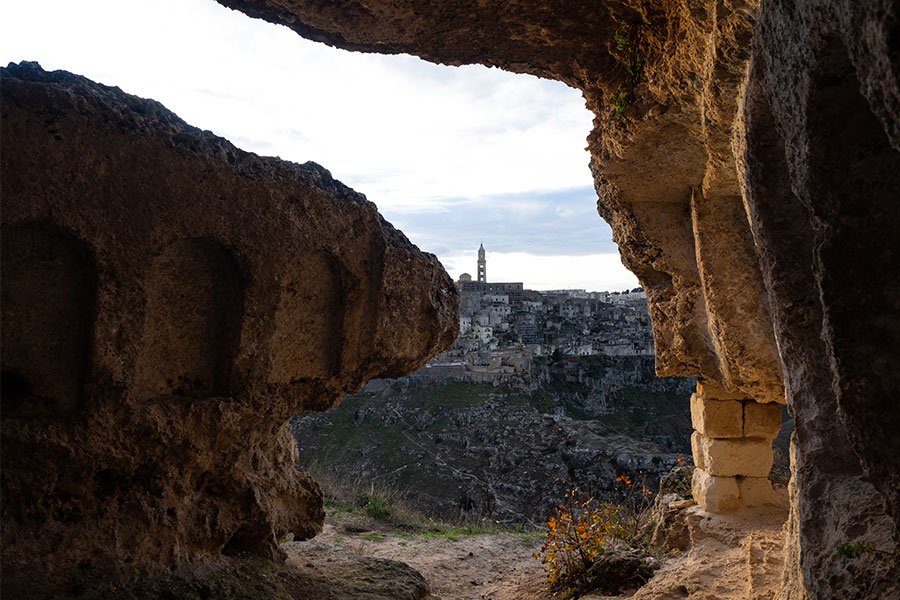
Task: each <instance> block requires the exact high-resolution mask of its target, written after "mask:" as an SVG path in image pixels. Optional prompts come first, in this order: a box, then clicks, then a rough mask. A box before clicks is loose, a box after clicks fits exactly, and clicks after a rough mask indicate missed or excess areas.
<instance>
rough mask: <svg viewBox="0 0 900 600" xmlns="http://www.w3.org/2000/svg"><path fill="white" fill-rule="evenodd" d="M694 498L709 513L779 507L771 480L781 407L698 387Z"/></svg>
mask: <svg viewBox="0 0 900 600" xmlns="http://www.w3.org/2000/svg"><path fill="white" fill-rule="evenodd" d="M691 421H692V424H693V427H694V433H693V435H692V436H691V449H692V451H693V455H694V465H695V466H696V468H695V469H694V479H693V484H692V493H693V495H694V500H696V501H697V503H698V504H700V505H701V506H702V507H703V508H704V509H706V510H708V511H710V512H730V511H733V510H737V509H738V508H741V507H742V506H761V505H765V504H777V502H778V498H777V496H776V494H775V491H774V490H773V489H772V484H771V483H770V482H769V479H768V475H769V470H770V469H771V468H772V460H773V454H772V440H774V439H775V436H776V435H778V431H779V429H780V428H781V409H780V407H779V405H778V404H777V403H775V402H769V403H760V402H757V401H756V400H754V399H752V398H747V397H746V396H743V395H741V394H739V393H733V392H728V391H726V390H724V389H722V388H720V387H718V386H715V385H710V384H704V383H700V382H698V383H697V393H695V394H693V395H692V396H691Z"/></svg>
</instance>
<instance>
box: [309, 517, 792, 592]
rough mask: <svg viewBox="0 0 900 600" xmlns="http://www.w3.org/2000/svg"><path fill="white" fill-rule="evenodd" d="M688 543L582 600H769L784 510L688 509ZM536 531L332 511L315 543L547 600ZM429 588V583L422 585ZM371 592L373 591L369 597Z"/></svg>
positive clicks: (433, 577)
mask: <svg viewBox="0 0 900 600" xmlns="http://www.w3.org/2000/svg"><path fill="white" fill-rule="evenodd" d="M682 518H683V519H684V523H685V525H686V527H687V530H688V531H689V535H690V549H689V550H688V551H687V552H683V553H681V554H679V555H675V556H672V557H670V558H669V559H668V560H667V561H665V563H664V565H663V567H662V569H660V571H659V572H658V573H657V574H656V575H655V576H654V577H653V578H652V579H651V580H650V581H649V582H648V583H647V584H646V585H645V586H644V587H643V588H641V589H640V590H637V592H636V593H635V592H632V593H629V594H625V595H622V596H615V597H612V596H600V595H588V596H584V600H589V599H590V600H601V599H602V600H613V599H624V598H632V597H633V598H634V600H637V599H641V600H644V599H646V600H660V599H672V600H676V599H677V600H681V599H683V598H688V599H691V600H749V599H752V600H770V599H773V598H775V596H776V593H777V590H778V586H779V581H780V577H781V567H782V561H783V540H784V531H783V524H784V522H785V518H786V511H785V510H783V509H775V508H771V509H758V510H751V511H743V512H741V513H739V514H734V515H710V514H708V513H706V512H704V511H702V510H701V509H700V508H699V507H696V506H694V507H691V508H687V509H685V510H684V512H683V513H682ZM541 541H542V540H541V539H540V537H539V536H537V535H535V534H531V535H524V534H517V533H491V534H479V535H471V534H462V533H460V534H459V535H448V534H443V535H429V534H421V533H417V534H411V533H405V532H402V531H397V530H393V529H391V528H390V527H389V526H387V525H384V524H380V523H378V522H375V521H371V520H363V521H360V520H359V519H354V518H350V519H342V518H341V517H339V516H338V517H335V516H330V518H329V520H328V521H327V522H326V524H325V529H324V531H323V532H322V533H321V534H320V535H319V536H317V537H316V542H317V543H323V544H329V545H333V546H337V547H342V548H346V549H347V550H349V551H350V552H352V553H353V554H354V555H356V556H360V557H372V558H385V559H390V560H394V561H399V562H402V563H406V564H407V565H409V566H411V567H413V568H414V569H415V570H416V571H418V572H419V573H421V575H422V576H423V577H424V578H425V580H426V581H427V582H428V586H429V587H430V589H431V593H432V594H433V597H435V598H439V599H440V600H486V599H490V600H549V599H550V598H552V596H551V595H550V594H549V593H548V592H547V591H546V589H545V587H544V578H545V570H544V565H542V564H541V562H540V561H539V560H537V559H535V558H533V557H532V553H533V552H535V551H536V550H537V549H538V548H539V547H540V544H541ZM423 586H424V583H423ZM367 597H368V596H367Z"/></svg>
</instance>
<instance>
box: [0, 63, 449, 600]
mask: <svg viewBox="0 0 900 600" xmlns="http://www.w3.org/2000/svg"><path fill="white" fill-rule="evenodd" d="M2 111H3V121H2V125H3V130H2V137H0V141H2V152H0V159H2V180H3V197H2V269H0V274H2V329H3V349H2V363H3V364H2V433H3V436H2V493H3V504H2V532H3V536H2V538H3V542H2V543H3V579H2V586H3V595H4V597H6V596H7V594H9V597H11V598H12V597H42V596H45V595H47V596H53V597H59V596H60V595H63V594H64V593H70V594H72V595H78V593H83V592H85V591H86V589H88V590H90V592H91V594H93V595H96V596H97V597H119V596H122V595H128V596H130V597H137V596H138V595H140V594H138V591H137V589H136V587H135V586H136V582H137V581H141V589H143V590H144V591H145V593H146V594H147V595H149V596H151V597H159V596H154V592H152V591H150V590H152V589H154V588H153V587H152V586H150V585H149V583H148V582H149V581H153V580H161V579H166V578H170V579H179V578H181V579H186V578H202V577H207V578H213V579H214V578H215V577H216V565H222V564H230V563H229V561H232V560H233V559H234V558H235V557H241V556H248V555H256V556H261V557H266V558H279V557H283V553H282V551H281V549H280V548H279V546H278V544H277V540H278V538H280V537H281V536H282V535H285V534H287V533H288V532H291V533H293V534H294V535H295V536H297V537H298V538H308V537H310V536H313V535H315V534H316V533H317V532H318V531H319V530H320V528H321V525H322V519H323V510H322V496H321V492H320V490H319V487H318V486H317V485H316V484H315V483H314V482H313V481H311V480H310V479H309V478H307V477H306V476H305V474H304V473H303V472H302V471H299V470H297V469H296V468H295V466H294V463H295V461H296V458H297V456H296V446H295V444H294V442H293V439H292V437H291V435H290V433H289V431H288V428H287V426H286V423H287V421H288V419H289V418H290V417H292V416H293V415H295V414H297V413H298V412H301V411H310V410H323V409H325V408H328V407H330V406H332V405H333V404H335V402H337V400H338V399H339V398H341V397H342V396H343V395H344V394H345V393H347V392H350V391H353V390H355V389H358V388H359V387H360V386H361V385H362V384H363V383H364V382H365V381H367V380H368V379H370V378H372V377H391V376H394V377H395V376H399V375H402V374H405V373H407V372H409V371H412V370H415V369H416V368H418V367H420V366H421V365H422V364H423V363H424V362H425V360H426V359H427V358H429V357H430V356H431V355H433V354H435V353H437V352H438V351H440V350H442V349H443V348H444V347H446V346H448V345H449V344H450V343H452V341H453V339H454V337H455V335H456V331H457V324H456V312H457V307H456V292H455V289H454V287H453V283H452V281H451V280H450V278H449V277H448V276H447V274H446V273H445V272H444V270H443V268H442V267H441V266H440V264H439V263H438V261H437V259H436V258H435V257H434V256H432V255H428V254H423V253H422V252H420V251H419V250H418V249H417V248H416V247H415V246H413V245H412V244H411V243H410V242H409V241H408V240H407V239H406V238H405V237H404V236H403V235H402V234H401V233H400V232H398V231H397V230H395V229H394V228H393V227H391V225H390V224H388V223H386V222H385V221H384V220H383V219H382V218H381V216H380V215H379V214H378V212H377V210H376V208H375V206H374V205H373V204H372V203H370V202H368V201H367V200H366V199H365V198H364V197H363V196H361V195H360V194H357V193H355V192H353V191H352V190H350V189H348V188H347V187H345V186H343V185H342V184H340V183H339V182H337V181H335V180H333V179H332V178H331V176H330V175H329V173H328V172H327V171H326V170H325V169H323V168H322V167H320V166H318V165H316V164H313V163H307V164H304V165H296V164H291V163H287V162H284V161H280V160H277V159H272V158H261V157H258V156H255V155H252V154H248V153H246V152H242V151H240V150H238V149H237V148H235V147H234V146H232V145H231V144H229V143H228V142H226V141H225V140H222V139H220V138H217V137H215V136H213V135H212V134H211V133H209V132H203V131H199V130H197V129H195V128H192V127H190V126H189V125H187V124H185V123H184V122H183V121H181V120H180V119H178V118H177V117H176V116H175V115H174V114H172V113H171V112H169V111H167V110H166V109H165V108H164V107H163V106H161V105H160V104H158V103H156V102H153V101H149V100H143V99H140V98H136V97H133V96H129V95H127V94H124V93H123V92H121V91H120V90H118V89H117V88H109V87H105V86H102V85H98V84H95V83H93V82H90V81H88V80H87V79H84V78H82V77H78V76H75V75H71V74H68V73H65V72H54V73H46V72H44V71H42V70H41V69H40V67H39V66H37V65H36V64H34V63H23V64H21V65H11V66H10V67H8V68H7V69H3V70H2ZM88 582H89V583H88ZM79 590H80V592H79ZM104 590H106V591H104ZM113 590H118V591H113ZM123 590H131V591H130V592H125V591H123ZM239 595H240V594H239ZM242 597H243V596H242Z"/></svg>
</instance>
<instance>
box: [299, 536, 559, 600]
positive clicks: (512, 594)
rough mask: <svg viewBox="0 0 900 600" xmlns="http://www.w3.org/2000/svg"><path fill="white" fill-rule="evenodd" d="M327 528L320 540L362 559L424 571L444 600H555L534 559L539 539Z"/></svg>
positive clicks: (432, 589)
mask: <svg viewBox="0 0 900 600" xmlns="http://www.w3.org/2000/svg"><path fill="white" fill-rule="evenodd" d="M358 529H360V528H359V527H358V526H357V525H356V524H344V523H326V524H325V529H324V531H323V532H322V533H321V534H320V535H318V536H316V540H318V541H321V542H324V543H330V544H337V545H344V546H346V547H348V548H350V549H352V550H353V551H354V552H356V553H357V554H360V555H363V556H374V557H378V558H388V559H391V560H397V561H400V562H404V563H406V564H408V565H410V566H411V567H413V568H414V569H416V570H417V571H419V572H420V573H421V574H422V575H423V576H424V577H425V579H426V580H428V583H429V585H430V586H431V593H432V594H434V595H435V596H437V597H438V598H440V599H441V600H482V599H490V600H524V599H529V598H534V599H535V600H544V599H549V598H551V596H550V595H549V594H548V593H546V592H545V591H544V590H543V583H544V577H545V574H544V567H543V565H542V564H541V562H540V561H539V560H537V559H535V558H532V553H533V552H534V551H535V550H537V549H538V548H539V547H540V541H539V540H536V539H535V537H534V536H531V537H528V536H524V535H519V534H515V533H508V534H482V535H464V536H459V537H450V538H449V539H448V538H447V537H440V536H422V535H405V534H402V533H398V532H396V531H390V530H387V529H384V528H381V527H378V526H374V527H373V528H372V529H371V530H368V531H358Z"/></svg>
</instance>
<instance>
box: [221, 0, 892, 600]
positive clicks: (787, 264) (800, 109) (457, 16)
mask: <svg viewBox="0 0 900 600" xmlns="http://www.w3.org/2000/svg"><path fill="white" fill-rule="evenodd" d="M220 1H221V2H222V3H223V4H225V5H227V6H231V7H233V8H237V9H239V10H242V11H244V12H246V13H247V14H249V15H251V16H256V17H262V18H265V19H268V20H270V21H273V22H279V23H283V24H285V25H287V26H289V27H291V28H293V29H294V30H295V31H297V32H298V33H300V34H301V35H304V36H306V37H309V38H311V39H315V40H318V41H322V42H325V43H328V44H332V45H336V46H340V47H343V48H348V49H352V50H364V51H376V52H409V53H412V54H416V55H418V56H421V57H423V58H426V59H428V60H432V61H436V62H443V63H447V64H460V63H466V62H477V63H482V64H486V65H494V66H499V67H501V68H505V69H508V70H511V71H516V72H527V73H532V74H535V75H539V76H543V77H550V78H555V79H559V80H561V81H564V82H566V83H568V84H570V85H573V86H576V87H578V88H579V89H581V90H582V91H583V92H584V97H585V100H586V102H587V105H588V107H589V108H590V109H591V110H593V112H594V114H595V116H596V118H595V128H594V131H593V132H592V133H591V135H590V137H589V140H588V143H589V148H590V151H591V168H592V170H593V173H594V177H595V182H596V188H597V191H598V196H599V201H598V209H599V212H600V213H601V215H602V216H603V217H604V218H606V219H607V220H608V221H609V222H610V223H611V225H612V228H613V232H614V235H615V239H616V241H617V243H618V244H619V248H620V250H621V253H622V258H623V261H624V263H625V264H626V265H627V266H628V267H629V268H630V269H631V270H633V271H634V272H635V273H636V274H637V275H638V277H639V278H640V280H641V283H642V284H643V286H644V288H645V289H646V291H647V294H648V299H649V301H650V310H651V316H652V317H653V325H654V336H655V341H656V349H657V353H658V354H657V371H658V372H659V373H660V374H661V375H688V376H697V377H699V379H700V381H701V382H703V383H707V384H713V385H715V386H716V387H718V388H721V389H722V390H724V392H725V394H729V395H735V396H737V397H739V398H742V399H744V400H746V399H753V400H755V401H756V402H758V403H759V404H761V405H765V404H766V403H770V402H777V403H785V402H787V404H788V405H789V407H790V409H791V410H792V411H793V414H794V417H795V423H796V435H795V440H794V449H793V456H794V462H793V468H794V479H793V482H792V487H791V490H792V493H791V498H792V501H791V514H792V516H791V523H790V531H791V537H790V541H789V548H788V550H789V552H790V555H789V556H788V557H787V565H788V568H787V569H786V573H785V586H784V596H785V597H791V598H800V597H805V596H807V595H812V596H814V597H841V598H872V597H892V596H896V595H900V590H898V588H897V583H896V582H897V581H898V580H900V576H898V564H897V563H898V561H897V559H896V551H897V544H898V541H900V540H898V537H897V536H898V525H900V512H898V511H900V509H898V506H900V498H898V496H900V493H898V489H900V480H898V477H900V463H898V461H897V460H896V457H897V456H900V447H898V444H900V437H898V436H897V435H896V432H897V431H898V430H900V427H898V425H900V423H898V421H900V408H898V405H897V402H896V390H897V389H898V388H900V381H898V378H900V375H898V370H897V369H896V362H897V358H898V348H900V305H898V304H897V298H898V297H900V264H898V263H900V247H898V243H900V241H898V240H900V236H898V233H900V222H898V219H900V210H897V201H898V199H900V182H898V177H900V162H898V160H900V153H898V150H900V137H898V136H900V81H898V80H900V54H898V50H897V49H898V47H900V28H898V20H900V14H898V11H900V8H898V6H897V3H896V2H891V1H890V0H762V1H760V0H726V1H724V2H713V1H712V0H676V1H672V2H651V1H642V0H607V1H604V2H595V3H583V2H551V3H548V2H538V1H536V0H514V1H510V2H475V1H474V0H473V1H462V2H460V1H457V0H453V1H450V0H446V1H438V2H428V3H418V2H411V1H409V0H366V1H362V0H349V1H347V2H340V3H331V2H321V1H319V0H220ZM701 396H702V394H701ZM713 399H719V398H715V397H713ZM742 404H743V401H742ZM707 450H709V448H707ZM701 488H702V486H701ZM738 494H739V491H738ZM848 547H850V548H857V549H863V551H862V552H861V553H860V555H859V556H857V557H855V558H853V557H849V556H847V548H848ZM839 548H844V551H843V553H841V552H839V551H838V549H839ZM851 554H852V553H851Z"/></svg>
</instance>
